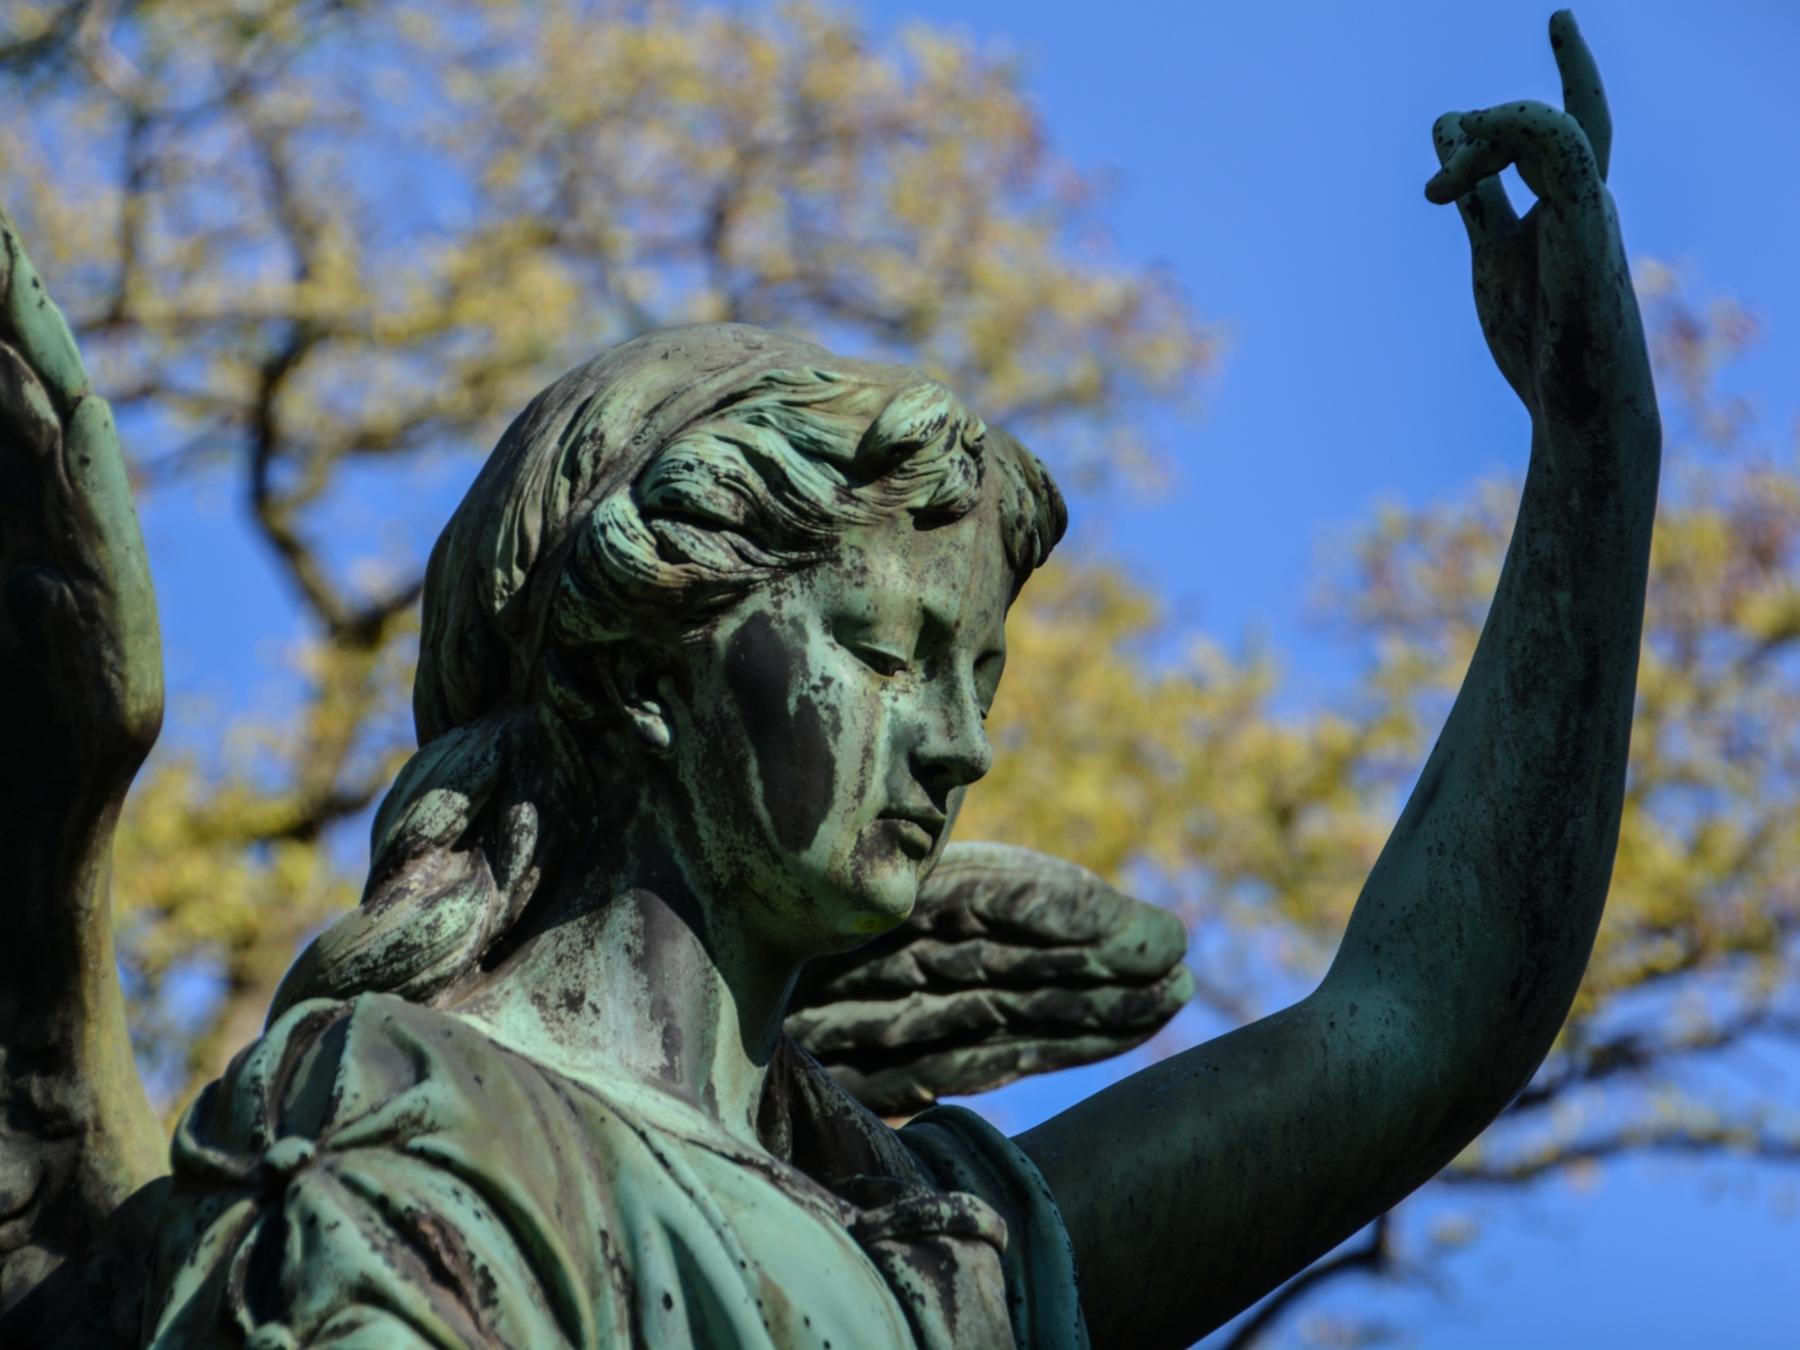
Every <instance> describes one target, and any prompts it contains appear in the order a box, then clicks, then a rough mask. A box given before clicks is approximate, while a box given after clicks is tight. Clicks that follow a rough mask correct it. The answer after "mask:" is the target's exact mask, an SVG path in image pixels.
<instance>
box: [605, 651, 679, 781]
mask: <svg viewBox="0 0 1800 1350" xmlns="http://www.w3.org/2000/svg"><path fill="white" fill-rule="evenodd" d="M618 647H619V650H618V651H617V653H616V654H613V659H612V660H611V661H610V662H609V666H608V669H607V670H606V672H605V673H604V675H603V676H602V684H603V686H604V688H605V690H606V693H607V695H608V697H609V698H611V700H612V703H613V706H614V707H615V708H617V709H618V710H619V712H620V713H621V714H623V716H624V721H625V726H626V728H627V730H628V734H629V735H630V736H631V737H632V738H633V739H634V740H636V741H637V742H638V743H639V744H640V745H642V746H643V748H644V749H646V750H648V751H649V752H650V753H651V754H653V755H657V756H662V755H666V754H668V753H669V748H670V746H671V744H672V743H673V741H674V722H673V720H672V719H671V717H670V711H671V709H670V706H669V694H670V691H671V689H672V684H671V680H670V671H669V666H668V659H667V656H666V654H665V653H663V652H660V651H657V650H656V649H654V648H651V647H648V646H641V647H634V646H633V645H632V644H630V643H619V644H618Z"/></svg>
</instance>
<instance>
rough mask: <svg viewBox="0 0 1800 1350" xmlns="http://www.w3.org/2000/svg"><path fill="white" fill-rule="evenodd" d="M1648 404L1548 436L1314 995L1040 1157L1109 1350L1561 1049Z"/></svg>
mask: <svg viewBox="0 0 1800 1350" xmlns="http://www.w3.org/2000/svg"><path fill="white" fill-rule="evenodd" d="M1638 387H1640V388H1641V389H1642V391H1643V392H1642V395H1641V396H1638V397H1634V398H1631V399H1626V400H1623V401H1621V403H1620V404H1619V406H1617V407H1615V408H1614V409H1613V410H1612V411H1611V412H1610V413H1608V414H1607V415H1606V416H1604V417H1603V418H1599V419H1591V420H1589V421H1588V422H1587V423H1586V429H1585V430H1583V429H1579V428H1577V427H1574V426H1568V427H1552V428H1548V429H1543V430H1540V432H1539V434H1538V435H1537V436H1536V437H1535V438H1534V440H1535V443H1534V447H1533V463H1532V468H1531V472H1530V475H1529V477H1528V479H1527V483H1526V489H1525V496H1524V500H1523V503H1522V505H1521V508H1520V515H1519V522H1518V525H1517V527H1516V530H1515V534H1514V540H1513V545H1512V548H1511V551H1510V552H1509V555H1508V559H1507V565H1506V568H1505V571H1504V573H1503V575H1502V579H1501V583H1500V587H1499V590H1498V592H1497V594H1496V596H1495V600H1494V606H1493V610H1492V612H1491V614H1490V616H1489V620H1488V625H1487V629H1486V631H1485V632H1484V634H1483V637H1482V641H1481V643H1480V645H1479V647H1478V649H1477V652H1476V656H1475V659H1474V661H1473V662H1472V663H1471V666H1470V669H1469V673H1468V676H1467V678H1466V679H1465V681H1464V684H1463V688H1462V691H1461V693H1460V695H1459V696H1458V698H1457V703H1456V707H1455V710H1454V711H1453V713H1452V714H1451V717H1450V721H1449V724H1448V725H1447V726H1446V728H1445V731H1444V734H1443V737H1442V738H1441V740H1440V741H1439V744H1438V746H1437V748H1436V749H1435V750H1434V752H1433V753H1432V756H1431V759H1430V761H1429V762H1428V764H1427V765H1426V768H1425V772H1424V773H1423V775H1422V776H1421V778H1420V781H1419V785H1418V787H1417V788H1416V789H1415V790H1414V792H1413V796H1412V799H1411V801H1410V802H1409V803H1408V804H1407V807H1406V810H1405V812H1404V813H1403V814H1402V816H1401V819H1400V823H1399V824H1398V825H1397V826H1396V828H1395V830H1394V834H1393V837H1392V838H1391V839H1390V840H1389V842H1388V845H1387V847H1386V849H1384V850H1383V852H1382V855H1381V858H1380V860H1379V862H1378V863H1377V865H1376V867H1375V870H1374V872H1373V874H1372V875H1371V877H1370V879H1369V882H1368V885H1367V887H1366V888H1365V890H1364V892H1363V895H1362V898H1361V899H1360V900H1359V901H1358V903H1357V907H1356V911H1355V914H1354V915H1353V917H1352V919H1351V924H1350V930H1349V933H1348V934H1347V936H1346V938H1345V942H1344V945H1343V948H1342V950H1341V951H1340V953H1339V956H1338V959H1337V961H1336V962H1335V963H1334V965H1333V967H1332V970H1331V973H1330V974H1329V976H1328V977H1327V978H1326V980H1325V982H1324V983H1323V985H1322V986H1321V987H1320V989H1319V990H1318V991H1317V992H1316V993H1315V994H1313V995H1312V996H1311V997H1310V998H1307V999H1305V1000H1303V1001H1302V1002H1301V1003H1299V1004H1297V1005H1296V1006H1294V1007H1292V1008H1289V1009H1287V1010H1285V1011H1284V1012H1281V1013H1278V1014H1276V1015H1274V1016H1272V1017H1267V1018H1264V1019H1263V1020H1262V1021H1260V1022H1256V1023H1254V1024H1252V1025H1250V1026H1247V1027H1244V1028H1242V1029H1241V1030H1238V1031H1235V1032H1232V1033H1231V1034H1230V1035H1228V1036H1223V1037H1220V1038H1219V1039H1217V1040H1215V1041H1211V1042H1209V1043H1207V1044H1205V1045H1202V1046H1199V1047H1197V1048H1195V1049H1193V1050H1189V1051H1187V1052H1185V1053H1183V1054H1181V1055H1177V1056H1175V1057H1173V1058H1171V1059H1168V1060H1165V1061H1163V1062H1162V1063H1160V1064H1157V1065H1153V1066H1152V1067H1151V1068H1149V1069H1146V1070H1144V1071H1143V1072H1141V1073H1138V1074H1135V1075H1133V1076H1132V1077H1131V1078H1129V1079H1127V1080H1125V1081H1124V1082H1123V1083H1120V1084H1118V1085H1117V1086H1116V1087H1114V1088H1111V1089H1109V1090H1108V1091H1106V1092H1104V1093H1101V1094H1098V1095H1097V1096H1095V1097H1092V1098H1089V1099H1088V1100H1087V1101H1085V1102H1082V1103H1080V1104H1078V1105H1077V1106H1075V1107H1073V1108H1072V1109H1070V1110H1069V1111H1067V1112H1065V1113H1064V1114H1063V1115H1061V1116H1058V1117H1057V1118H1055V1119H1054V1120H1051V1121H1048V1122H1046V1123H1045V1124H1044V1125H1042V1126H1040V1127H1038V1128H1037V1129H1035V1130H1033V1131H1031V1132H1030V1133H1028V1134H1026V1135H1024V1136H1022V1137H1021V1139H1020V1141H1019V1142H1020V1144H1021V1146H1022V1147H1024V1148H1025V1150H1026V1151H1027V1153H1029V1154H1030V1155H1031V1156H1032V1158H1033V1159H1035V1160H1036V1161H1037V1163H1038V1165H1039V1166H1040V1167H1041V1168H1042V1169H1043V1172H1044V1174H1045V1178H1046V1180H1047V1181H1048V1182H1049V1184H1050V1187H1051V1190H1052V1192H1053V1193H1054V1194H1055V1195H1056V1197H1057V1201H1058V1204H1059V1205H1060V1206H1061V1207H1062V1210H1063V1213H1064V1217H1065V1220H1066V1221H1067V1222H1068V1224H1069V1228H1070V1232H1071V1235H1072V1236H1073V1238H1074V1240H1075V1244H1076V1256H1077V1260H1078V1262H1079V1263H1080V1265H1081V1269H1082V1272H1083V1275H1082V1284H1083V1304H1084V1306H1085V1307H1086V1308H1087V1311H1088V1316H1089V1318H1090V1321H1091V1324H1092V1329H1093V1332H1094V1340H1095V1344H1096V1345H1097V1346H1098V1345H1106V1344H1132V1345H1161V1344H1168V1345H1184V1344H1187V1343H1189V1342H1191V1341H1192V1340H1193V1339H1194V1338H1195V1337H1197V1336H1199V1335H1202V1334H1204V1333H1205V1332H1206V1331H1207V1330H1209V1329H1210V1328H1211V1327H1213V1326H1216V1325H1218V1324H1219V1323H1220V1322H1222V1321H1223V1320H1225V1319H1226V1318H1228V1317H1230V1316H1232V1315H1233V1314H1234V1313H1236V1312H1237V1311H1239V1310H1240V1309H1242V1308H1243V1307H1245V1306H1247V1305H1248V1304H1249V1303H1250V1302H1252V1301H1254V1300H1255V1299H1256V1298H1258V1297H1260V1296H1261V1295H1262V1294H1264V1293H1266V1292H1267V1291H1268V1290H1269V1289H1271V1288H1273V1287H1274V1286H1275V1285H1276V1284H1277V1283H1279V1282H1280V1281H1281V1280H1283V1279H1285V1278H1287V1277H1288V1276H1290V1275H1292V1274H1294V1273H1295V1272H1296V1271H1298V1270H1300V1269H1301V1268H1303V1267H1304V1266H1305V1265H1306V1263H1307V1262H1309V1261H1311V1260H1313V1259H1314V1258H1315V1257H1317V1256H1319V1255H1321V1254H1323V1253H1324V1252H1326V1251H1328V1250H1330V1248H1331V1247H1332V1246H1334V1245H1335V1244H1337V1243H1338V1242H1341V1241H1342V1240H1343V1239H1345V1238H1346V1237H1348V1236H1350V1234H1352V1233H1353V1232H1355V1231H1356V1229H1357V1228H1359V1227H1361V1226H1362V1225H1363V1224H1364V1223H1366V1222H1368V1221H1369V1220H1370V1219H1371V1218H1373V1217H1374V1216H1375V1215H1377V1214H1379V1213H1380V1212H1381V1211H1382V1210H1384V1209H1386V1208H1388V1207H1389V1206H1391V1205H1392V1204H1394V1203H1395V1202H1396V1201H1398V1200H1399V1199H1400V1198H1401V1197H1402V1196H1404V1195H1405V1194H1407V1193H1408V1192H1409V1191H1411V1190H1412V1189H1414V1188H1415V1187H1416V1186H1418V1185H1419V1184H1420V1183H1422V1182H1423V1181H1425V1180H1426V1179H1427V1178H1429V1177H1430V1176H1431V1175H1432V1173H1434V1172H1436V1171H1437V1170H1438V1169H1439V1168H1440V1167H1442V1166H1443V1165H1444V1164H1445V1163H1446V1162H1448V1161H1449V1160H1450V1158H1452V1157H1453V1156H1454V1155H1455V1154H1456V1152H1457V1151H1458V1150H1459V1149H1460V1148H1461V1147H1462V1146H1463V1145H1464V1144H1466V1143H1467V1142H1468V1141H1469V1140H1470V1139H1471V1138H1473V1137H1474V1135H1475V1134H1476V1133H1478V1132H1479V1131H1480V1130H1481V1128H1482V1127H1483V1126H1485V1125H1486V1124H1487V1122H1488V1121H1489V1120H1490V1119H1492V1117H1493V1116H1494V1115H1495V1114H1496V1113H1497V1112H1498V1111H1499V1110H1500V1109H1501V1108H1502V1107H1503V1106H1504V1105H1505V1103H1506V1102H1507V1101H1508V1100H1510V1098H1511V1097H1512V1095H1513V1094H1514V1093H1516V1092H1517V1090H1518V1089H1519V1088H1520V1087H1521V1086H1522V1085H1523V1084H1524V1082H1525V1081H1526V1079H1527V1078H1529V1076H1530V1074H1531V1072H1532V1070H1533V1069H1534V1068H1535V1067H1536V1065H1537V1064H1538V1062H1539V1061H1540V1059H1541V1058H1542V1056H1543V1054H1544V1052H1545V1050H1546V1049H1547V1048H1548V1046H1549V1044H1550V1042H1551V1040H1552V1038H1553V1037H1554V1036H1555V1034H1556V1030H1557V1028H1558V1027H1559V1026H1560V1025H1561V1022H1562V1019H1563V1017H1564V1015H1565V1014H1566V1013H1567V1010H1568V1005H1569V1002H1570V1000H1571V998H1572V997H1573V995H1574V992H1575V988H1576V985H1577V984H1578V983H1579V981H1580V978H1581V972H1582V969H1583V967H1584V965H1585V964H1586V960H1587V954H1588V951H1589V948H1590V946H1591V944H1592V940H1593V934H1594V929H1595V926H1596V924H1597V923H1598V921H1599V917H1600V907H1601V903H1602V900H1603V899H1604V896H1605V892H1606V886H1607V882H1608V879H1609V876H1610V873H1611V868H1612V858H1613V849H1614V845H1615V842H1616V840H1617V835H1618V822H1619V808H1620V800H1621V793H1622V789H1623V785H1624V773H1625V757H1626V750H1627V746H1628V742H1629V737H1630V722H1631V707H1632V696H1633V688H1634V682H1635V674H1636V668H1637V651H1638V641H1639V635H1640V633H1641V629H1642V610H1643V595H1644V583H1645V577H1646V572H1647V566H1648V556H1649V541H1650V525H1651V517H1652V515H1653V513H1654V509H1655V498H1656V475H1657V462H1658V457H1659V444H1660V433H1659V430H1658V426H1657V422H1656V416H1655V409H1654V403H1653V401H1652V399H1651V395H1650V392H1649V385H1648V381H1647V380H1644V381H1641V382H1639V384H1638ZM1097 1138H1108V1139H1113V1140H1116V1141H1117V1144H1116V1146H1115V1147H1111V1148H1108V1149H1104V1150H1096V1149H1095V1148H1094V1147H1093V1141H1094V1140H1095V1139H1097Z"/></svg>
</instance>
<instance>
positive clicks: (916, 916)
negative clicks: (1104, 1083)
mask: <svg viewBox="0 0 1800 1350" xmlns="http://www.w3.org/2000/svg"><path fill="white" fill-rule="evenodd" d="M1186 951H1187V936H1186V934H1185V933H1184V932H1183V931H1182V927H1181V924H1180V921H1179V920H1177V919H1176V918H1175V916H1174V915H1172V914H1170V913H1169V912H1168V911H1167V910H1163V909H1158V908H1157V907H1156V906H1154V905H1150V904H1146V903H1145V902H1144V901H1141V900H1136V899H1133V898H1132V897H1131V896H1128V895H1125V894H1122V893H1121V892H1119V891H1117V890H1114V889H1113V888H1112V887H1111V886H1109V885H1107V884H1106V883H1105V882H1104V881H1102V880H1101V879H1100V878H1099V877H1097V876H1095V875H1094V874H1093V873H1092V872H1089V871H1087V870H1086V869H1085V868H1082V867H1077V866H1076V865H1075V864H1074V863H1069V862H1064V861H1062V860H1061V859H1059V858H1051V857H1047V856H1045V855H1044V854H1041V853H1036V852H1033V851H1032V850H1030V849H1025V848H1017V847H1013V846H1011V845H1007V844H952V845H950V846H949V847H948V848H946V849H945V850H944V855H943V857H942V858H941V859H940V860H939V862H938V865H937V867H936V868H935V869H934V870H933V871H932V873H931V875H930V877H928V878H927V879H926V882H925V884H924V885H923V886H922V887H921V888H920V894H919V901H918V904H917V906H916V907H915V908H914V910H913V913H912V916H911V918H909V919H908V920H907V922H906V923H905V924H903V925H902V926H901V927H900V928H898V929H896V930H895V931H894V932H892V933H889V934H887V935H886V936H885V937H883V938H881V939H880V940H878V941H876V942H874V943H871V944H870V945H869V946H867V947H863V948H859V949H858V950H856V951H854V952H850V953H848V954H846V955H844V956H839V957H832V958H829V959H826V960H821V961H816V962H814V963H813V964H812V965H810V966H809V967H808V968H807V971H806V974H805V975H804V976H803V978H802V984H801V988H800V989H799V991H798V992H797V993H796V995H795V999H794V1007H793V1011H792V1012H791V1013H790V1014H789V1016H788V1020H787V1030H788V1033H789V1034H790V1035H791V1036H793V1037H794V1039H795V1040H797V1041H798V1042H799V1043H800V1044H801V1045H802V1046H804V1047H805V1048H806V1049H807V1050H808V1051H810V1052H811V1053H812V1054H813V1055H815V1056H816V1057H817V1058H818V1059H819V1060H820V1062H821V1063H823V1064H824V1065H825V1067H826V1069H827V1070H829V1071H830V1073H831V1075H832V1076H833V1077H834V1078H836V1079H837V1080H838V1082H839V1083H840V1084H841V1085H842V1086H843V1087H844V1088H845V1089H846V1090H847V1091H849V1092H850V1094H851V1095H852V1096H854V1097H856V1098H857V1099H858V1100H860V1101H861V1102H862V1103H863V1104H864V1105H865V1106H867V1107H869V1108H870V1109H871V1110H873V1111H875V1112H877V1113H878V1114H881V1115H884V1116H889V1117H893V1116H909V1115H913V1114H915V1113H916V1112H918V1111H922V1110H924V1109H925V1108H926V1107H927V1106H929V1105H931V1103H932V1102H934V1101H936V1100H937V1099H938V1098H939V1097H945V1096H950V1095H953V1094H961V1093H970V1092H984V1091H986V1090H988V1089H989V1088H995V1087H999V1086H1001V1085H1002V1084H1005V1083H1009V1082H1012V1081H1013V1080H1014V1079H1017V1078H1023V1077H1026V1076H1027V1075H1030V1074H1034V1073H1047V1072H1049V1071H1050V1070H1052V1069H1065V1068H1070V1067H1072V1066H1074V1065H1077V1064H1088V1063H1092V1062H1094V1061H1096V1060H1101V1059H1107V1058H1109V1057H1111V1056H1113V1055H1116V1054H1119V1053H1121V1052H1122V1051H1125V1050H1129V1049H1130V1048H1131V1047H1133V1046H1135V1045H1138V1044H1139V1043H1141V1042H1142V1041H1144V1040H1146V1039H1148V1038H1149V1037H1150V1036H1151V1035H1152V1034H1153V1033H1155V1032H1156V1031H1157V1029H1158V1028H1160V1027H1161V1026H1163V1024H1164V1023H1166V1022H1167V1021H1168V1020H1169V1019H1170V1018H1171V1017H1173V1016H1174V1015H1175V1014H1176V1013H1177V1012H1178V1011H1180V1009H1181V1007H1182V1005H1183V1004H1185V1003H1186V1002H1187V1001H1188V999H1190V998H1191V997H1192V996H1193V992H1194V983H1193V976H1192V975H1191V973H1190V972H1189V971H1188V970H1187V969H1186V967H1184V966H1183V965H1182V964H1181V959H1182V957H1183V956H1184V955H1185V954H1186Z"/></svg>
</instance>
